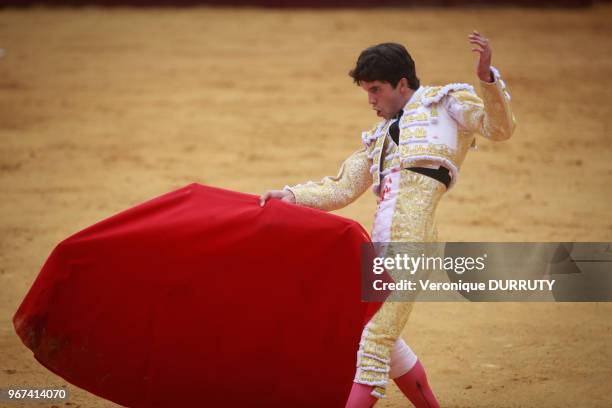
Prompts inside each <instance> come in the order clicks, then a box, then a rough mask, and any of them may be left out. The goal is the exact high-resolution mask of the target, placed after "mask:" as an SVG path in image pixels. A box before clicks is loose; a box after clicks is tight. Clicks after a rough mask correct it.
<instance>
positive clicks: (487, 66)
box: [468, 30, 493, 82]
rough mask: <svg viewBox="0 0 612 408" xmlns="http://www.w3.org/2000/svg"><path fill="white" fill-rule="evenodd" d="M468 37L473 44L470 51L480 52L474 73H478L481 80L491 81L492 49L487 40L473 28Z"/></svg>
mask: <svg viewBox="0 0 612 408" xmlns="http://www.w3.org/2000/svg"><path fill="white" fill-rule="evenodd" d="M468 38H469V39H470V43H471V44H474V45H475V48H472V51H474V52H477V53H479V54H480V58H478V66H477V67H476V75H478V78H480V80H481V81H484V82H493V76H492V75H491V56H492V54H493V51H492V50H491V45H490V44H489V40H488V39H487V38H485V37H483V36H482V35H481V34H480V33H479V32H478V31H476V30H474V31H473V32H472V34H470V35H469V36H468Z"/></svg>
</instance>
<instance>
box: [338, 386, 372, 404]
mask: <svg viewBox="0 0 612 408" xmlns="http://www.w3.org/2000/svg"><path fill="white" fill-rule="evenodd" d="M372 388H373V387H372V386H370V385H364V384H358V383H355V382H354V383H353V388H351V393H350V394H349V397H348V400H347V401H346V405H345V407H344V408H370V407H372V406H374V404H376V401H378V398H376V397H374V396H372V395H371V393H372Z"/></svg>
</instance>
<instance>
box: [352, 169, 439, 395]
mask: <svg viewBox="0 0 612 408" xmlns="http://www.w3.org/2000/svg"><path fill="white" fill-rule="evenodd" d="M400 174H401V176H400V177H399V180H395V183H392V185H391V193H392V194H393V193H395V194H396V195H397V196H396V197H395V203H394V211H393V215H392V217H393V218H392V222H391V228H390V229H391V231H390V234H389V238H390V239H389V241H391V242H404V243H412V244H413V245H410V244H408V247H407V248H406V247H402V248H399V247H397V246H388V247H387V250H386V253H385V256H386V257H395V255H396V253H395V252H398V248H399V249H400V252H401V254H404V253H406V251H408V252H414V253H413V254H409V255H414V256H419V255H420V254H421V252H422V250H423V249H424V245H419V244H420V243H423V242H435V241H436V240H437V234H436V228H435V224H434V221H433V216H434V213H435V209H436V206H437V204H438V201H439V199H440V197H441V196H442V194H443V193H444V191H446V188H445V187H444V185H443V184H442V183H440V182H438V181H436V180H434V179H432V178H429V177H427V176H424V175H421V174H418V173H412V172H410V171H407V170H404V171H402V172H401V173H400ZM389 272H390V273H391V275H392V276H393V277H394V279H396V280H397V277H398V275H397V271H389ZM425 273H427V271H425ZM412 307H413V303H412V302H410V301H404V302H389V301H387V302H385V303H383V305H382V306H381V307H380V309H379V310H378V312H377V313H376V314H375V315H374V316H373V317H372V319H371V320H370V322H369V323H368V324H367V325H366V326H365V328H364V330H363V333H362V336H361V341H360V343H359V351H358V353H357V372H356V375H355V380H354V381H355V382H356V383H359V384H366V385H371V386H374V388H373V390H372V395H373V396H375V397H377V398H383V397H384V395H385V389H386V386H387V383H388V380H389V371H390V360H391V350H392V349H393V346H394V344H395V343H396V341H397V340H398V338H399V337H400V334H401V332H402V330H403V329H404V326H405V325H406V323H407V321H408V317H409V316H410V312H411V311H412Z"/></svg>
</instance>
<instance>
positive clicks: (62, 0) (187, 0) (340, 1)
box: [0, 0, 610, 8]
mask: <svg viewBox="0 0 612 408" xmlns="http://www.w3.org/2000/svg"><path fill="white" fill-rule="evenodd" d="M609 2H610V0H513V1H510V0H85V1H83V0H33V1H30V0H0V7H2V6H11V7H28V6H33V5H51V6H53V5H57V6H85V5H102V6H117V5H128V6H194V5H214V6H268V7H317V8H318V7H381V6H382V7H421V6H427V7H431V6H440V7H446V6H452V7H454V6H492V5H493V6H501V5H514V6H522V7H587V6H591V5H593V4H595V3H609Z"/></svg>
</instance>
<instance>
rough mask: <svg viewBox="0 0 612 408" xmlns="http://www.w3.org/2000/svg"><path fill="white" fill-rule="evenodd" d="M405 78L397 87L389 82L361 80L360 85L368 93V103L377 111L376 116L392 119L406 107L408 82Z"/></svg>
mask: <svg viewBox="0 0 612 408" xmlns="http://www.w3.org/2000/svg"><path fill="white" fill-rule="evenodd" d="M404 82H406V79H405V78H402V79H401V81H400V82H399V83H398V84H397V86H396V87H395V88H393V86H391V84H390V83H389V82H382V81H371V82H369V81H361V82H360V83H359V85H360V86H361V88H363V90H364V91H366V92H367V93H368V103H369V104H370V105H371V106H372V109H374V110H375V111H376V116H378V117H381V118H385V119H387V120H388V119H391V118H392V117H394V116H395V115H397V113H398V112H399V111H400V109H402V108H403V107H404V103H405V89H404V88H406V87H407V83H404Z"/></svg>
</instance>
